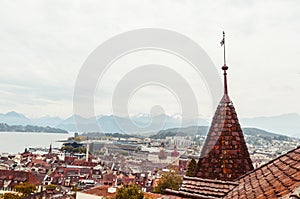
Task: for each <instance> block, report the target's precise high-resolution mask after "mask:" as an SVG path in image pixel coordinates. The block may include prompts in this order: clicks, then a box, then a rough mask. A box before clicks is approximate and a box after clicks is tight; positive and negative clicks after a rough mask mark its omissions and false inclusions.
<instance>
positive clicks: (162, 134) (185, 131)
mask: <svg viewBox="0 0 300 199" xmlns="http://www.w3.org/2000/svg"><path fill="white" fill-rule="evenodd" d="M207 132H208V126H190V127H186V128H172V129H166V130H161V131H159V132H158V133H156V134H154V135H152V136H150V138H152V139H165V138H166V137H172V136H195V135H202V136H205V135H206V134H207ZM243 132H244V134H245V135H252V136H261V137H272V138H280V139H286V138H288V136H285V135H281V134H277V133H271V132H268V131H264V130H261V129H257V128H243Z"/></svg>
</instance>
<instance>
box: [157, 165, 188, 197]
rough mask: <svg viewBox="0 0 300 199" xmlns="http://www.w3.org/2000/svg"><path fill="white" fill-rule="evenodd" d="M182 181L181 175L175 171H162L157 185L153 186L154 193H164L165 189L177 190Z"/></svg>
mask: <svg viewBox="0 0 300 199" xmlns="http://www.w3.org/2000/svg"><path fill="white" fill-rule="evenodd" d="M181 183H182V176H180V175H179V174H178V172H177V171H175V170H171V171H170V172H164V173H163V174H162V177H161V179H160V181H159V182H158V185H157V186H156V187H155V188H154V192H155V193H160V194H164V193H165V192H166V189H172V190H178V189H179V188H180V186H181Z"/></svg>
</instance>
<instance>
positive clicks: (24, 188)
mask: <svg viewBox="0 0 300 199" xmlns="http://www.w3.org/2000/svg"><path fill="white" fill-rule="evenodd" d="M14 189H15V191H17V192H19V193H22V196H23V197H24V196H28V195H29V194H31V193H33V192H35V191H36V186H35V185H34V184H30V183H27V182H25V183H20V184H18V185H16V186H15V188H14Z"/></svg>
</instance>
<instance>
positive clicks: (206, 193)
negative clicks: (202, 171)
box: [167, 176, 238, 199]
mask: <svg viewBox="0 0 300 199" xmlns="http://www.w3.org/2000/svg"><path fill="white" fill-rule="evenodd" d="M237 185H238V183H236V182H230V181H221V180H210V179H203V178H197V177H187V176H185V177H184V179H183V182H182V185H181V187H180V189H179V191H174V190H169V189H168V190H167V192H168V193H171V194H174V195H178V196H185V197H188V198H190V197H191V198H197V199H200V198H210V199H216V198H221V197H223V196H225V195H226V194H227V193H228V192H229V191H230V190H231V189H233V188H234V187H236V186H237Z"/></svg>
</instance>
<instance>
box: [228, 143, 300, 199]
mask: <svg viewBox="0 0 300 199" xmlns="http://www.w3.org/2000/svg"><path fill="white" fill-rule="evenodd" d="M237 182H238V184H239V185H238V186H236V187H235V188H234V189H233V190H232V191H230V192H229V193H228V194H227V196H226V197H225V198H226V199H229V198H279V197H282V198H290V197H291V196H292V195H297V192H299V189H300V147H297V148H296V149H294V150H292V151H290V152H288V153H287V154H284V155H282V156H280V157H278V158H276V159H274V160H272V161H271V162H269V163H267V164H265V165H263V166H261V167H259V168H257V169H255V170H254V171H252V172H250V173H247V174H246V175H244V176H242V177H241V178H240V179H238V180H237ZM296 198H300V196H299V195H298V196H297V197H296Z"/></svg>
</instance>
